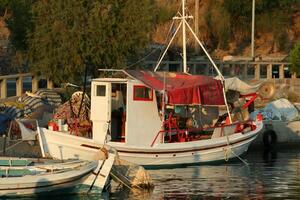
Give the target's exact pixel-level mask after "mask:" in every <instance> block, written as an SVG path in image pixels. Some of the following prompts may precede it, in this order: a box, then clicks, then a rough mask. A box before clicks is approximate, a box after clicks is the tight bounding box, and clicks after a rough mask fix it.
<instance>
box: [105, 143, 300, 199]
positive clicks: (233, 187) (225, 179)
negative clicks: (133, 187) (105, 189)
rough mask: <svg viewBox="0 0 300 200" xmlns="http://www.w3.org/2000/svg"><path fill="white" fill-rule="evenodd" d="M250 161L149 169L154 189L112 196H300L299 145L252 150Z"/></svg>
mask: <svg viewBox="0 0 300 200" xmlns="http://www.w3.org/2000/svg"><path fill="white" fill-rule="evenodd" d="M245 159H246V160H247V162H248V163H249V166H246V165H245V164H243V163H242V162H239V161H237V162H232V163H227V164H223V165H204V166H190V167H186V168H174V169H163V170H150V171H149V172H150V174H151V177H152V178H153V180H154V182H155V188H154V190H153V191H151V192H144V193H142V192H137V191H134V192H128V191H125V192H124V191H123V194H122V192H121V193H116V192H115V193H112V194H111V196H110V197H111V199H120V197H121V199H300V149H296V150H289V151H287V150H285V151H280V152H276V151H272V152H263V151H257V152H251V153H249V154H248V155H246V156H245Z"/></svg>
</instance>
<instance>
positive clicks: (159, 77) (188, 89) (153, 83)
mask: <svg viewBox="0 0 300 200" xmlns="http://www.w3.org/2000/svg"><path fill="white" fill-rule="evenodd" d="M126 73H127V74H128V75H129V76H131V77H133V78H135V79H137V80H139V81H141V82H143V83H144V84H145V85H146V86H148V87H150V88H152V89H154V90H157V91H163V90H164V89H165V91H166V95H167V97H168V103H169V104H173V105H187V104H196V105H197V104H198V105H199V104H201V105H224V104H225V103H224V96H223V89H222V87H223V86H222V83H221V81H220V80H216V79H213V78H211V77H209V76H201V75H187V74H183V73H172V72H151V71H142V70H126Z"/></svg>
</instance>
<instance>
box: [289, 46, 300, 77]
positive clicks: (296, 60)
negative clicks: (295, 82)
mask: <svg viewBox="0 0 300 200" xmlns="http://www.w3.org/2000/svg"><path fill="white" fill-rule="evenodd" d="M289 62H290V63H291V71H292V72H295V73H297V74H298V75H299V74H300V43H298V44H296V45H295V47H294V48H293V49H292V51H291V53H290V56H289Z"/></svg>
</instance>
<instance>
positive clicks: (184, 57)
mask: <svg viewBox="0 0 300 200" xmlns="http://www.w3.org/2000/svg"><path fill="white" fill-rule="evenodd" d="M181 18H182V20H183V21H185V18H186V16H185V0H182V16H181ZM182 54H183V55H182V56H183V72H184V73H187V64H186V29H185V23H182Z"/></svg>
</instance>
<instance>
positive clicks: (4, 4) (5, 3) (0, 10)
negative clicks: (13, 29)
mask: <svg viewBox="0 0 300 200" xmlns="http://www.w3.org/2000/svg"><path fill="white" fill-rule="evenodd" d="M10 2H11V1H10V0H0V14H1V15H2V16H3V15H4V13H5V12H6V11H7V10H8V9H9V7H10Z"/></svg>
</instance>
